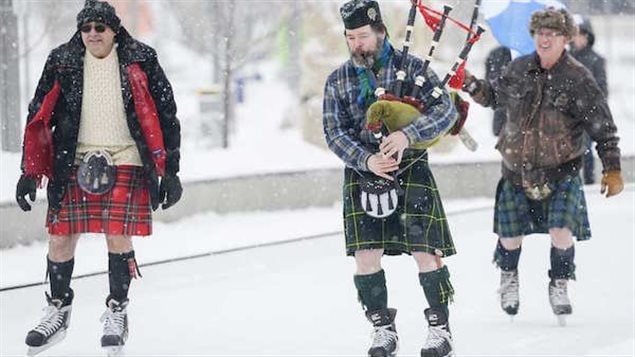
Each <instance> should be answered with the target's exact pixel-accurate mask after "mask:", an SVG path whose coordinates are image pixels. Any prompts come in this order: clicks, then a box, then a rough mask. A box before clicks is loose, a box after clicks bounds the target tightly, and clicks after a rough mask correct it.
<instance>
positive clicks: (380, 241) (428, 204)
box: [343, 150, 456, 256]
mask: <svg viewBox="0 0 635 357" xmlns="http://www.w3.org/2000/svg"><path fill="white" fill-rule="evenodd" d="M422 153H423V151H422V150H406V151H405V152H404V156H403V159H402V162H401V164H400V167H405V166H406V165H408V164H410V163H412V162H413V161H414V160H415V159H416V158H417V156H419V155H421V154H422ZM359 179H360V175H359V174H358V173H357V172H355V171H354V170H353V169H351V168H349V167H347V168H345V169H344V186H343V198H344V205H343V206H344V235H345V238H346V254H347V255H349V256H351V255H354V254H355V251H357V250H361V249H384V254H386V255H400V254H402V253H406V254H410V253H412V252H426V253H431V254H435V255H437V256H450V255H453V254H455V253H456V250H455V247H454V243H453V241H452V235H451V234H450V229H449V227H448V222H447V218H446V216H445V211H444V210H443V205H442V204H441V197H440V196H439V191H438V189H437V185H436V183H435V181H434V178H433V177H432V172H431V171H430V167H429V166H428V156H427V154H426V155H425V156H424V157H423V158H421V159H419V160H417V161H416V162H415V163H414V164H413V165H412V166H410V167H409V168H408V169H406V170H405V171H404V172H403V173H401V175H400V176H399V179H400V183H401V187H402V188H403V190H404V193H403V194H402V195H399V197H398V203H397V209H396V211H395V212H394V213H393V214H391V215H390V216H388V217H385V218H375V217H371V216H369V215H367V214H366V212H365V211H364V209H363V208H362V206H361V201H360V199H361V198H360V185H359Z"/></svg>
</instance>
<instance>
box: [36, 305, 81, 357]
mask: <svg viewBox="0 0 635 357" xmlns="http://www.w3.org/2000/svg"><path fill="white" fill-rule="evenodd" d="M46 301H47V303H48V306H46V307H45V308H44V317H43V318H42V320H41V321H40V323H39V324H38V325H37V326H36V327H35V328H34V329H33V330H31V331H29V333H28V334H27V335H26V340H25V343H26V344H27V346H29V349H28V350H27V356H35V355H37V354H38V353H41V352H43V351H46V350H47V349H49V348H51V347H52V346H54V345H55V344H57V343H59V342H60V341H62V340H63V339H64V338H65V337H66V330H67V329H68V326H69V325H70V318H71V309H72V307H71V304H70V303H68V304H66V305H64V301H62V300H60V299H52V298H51V297H50V296H49V295H48V294H46ZM69 301H72V297H70V299H69Z"/></svg>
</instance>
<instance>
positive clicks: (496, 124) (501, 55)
mask: <svg viewBox="0 0 635 357" xmlns="http://www.w3.org/2000/svg"><path fill="white" fill-rule="evenodd" d="M511 61H512V53H511V51H510V49H509V48H507V47H505V46H498V47H496V48H495V49H493V50H491V51H490V53H488V54H487V58H486V59H485V79H486V80H487V81H488V82H490V83H494V82H495V81H496V80H498V78H500V76H501V75H502V74H503V71H504V70H505V67H507V64H509V62H511ZM504 123H505V110H504V109H503V108H497V109H495V110H494V116H493V118H492V133H493V134H494V136H498V134H499V133H500V131H501V128H502V127H503V124H504Z"/></svg>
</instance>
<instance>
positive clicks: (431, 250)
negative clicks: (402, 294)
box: [323, 0, 457, 356]
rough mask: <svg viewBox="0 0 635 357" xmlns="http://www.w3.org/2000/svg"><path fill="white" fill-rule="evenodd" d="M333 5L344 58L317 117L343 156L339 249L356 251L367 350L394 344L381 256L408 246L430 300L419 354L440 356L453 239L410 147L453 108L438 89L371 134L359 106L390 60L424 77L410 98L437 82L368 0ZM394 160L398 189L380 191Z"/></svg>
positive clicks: (391, 72)
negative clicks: (421, 106) (403, 121)
mask: <svg viewBox="0 0 635 357" xmlns="http://www.w3.org/2000/svg"><path fill="white" fill-rule="evenodd" d="M340 14H341V16H342V20H343V22H344V28H345V29H344V37H345V39H346V43H347V45H348V48H349V52H350V59H349V60H348V61H346V62H345V63H344V64H343V65H341V66H340V67H339V68H338V69H336V70H335V71H334V72H333V73H332V74H331V75H330V76H329V77H328V79H327V80H326V85H325V89H324V112H323V125H324V133H325V138H326V142H327V144H328V146H329V148H330V149H331V150H332V151H333V152H334V153H335V154H336V155H337V156H338V157H339V158H340V159H342V161H344V163H345V164H346V168H345V170H344V187H343V199H344V212H343V213H344V226H345V239H346V253H347V255H349V256H353V257H354V258H355V263H356V266H357V271H356V273H355V275H354V284H355V287H356V288H357V292H358V297H359V300H360V302H361V304H362V307H363V309H364V310H365V314H366V317H367V318H368V320H369V321H370V323H371V324H372V325H373V335H372V341H371V346H370V348H369V350H368V355H369V356H389V355H392V354H394V353H395V351H396V350H397V348H398V336H397V331H396V328H395V315H396V311H397V310H396V309H393V308H389V307H388V290H387V288H386V279H385V275H384V270H383V269H382V266H381V258H382V256H383V255H400V254H409V255H412V256H413V257H414V259H415V262H416V263H417V266H418V268H419V281H420V283H421V286H422V287H423V291H424V295H425V297H426V299H427V301H428V304H429V306H430V307H429V308H428V309H426V310H425V314H424V315H425V318H426V319H427V321H428V325H429V328H428V337H427V339H426V341H425V343H424V346H423V348H422V350H421V353H422V356H447V355H450V354H451V353H452V352H453V344H452V335H451V333H450V328H449V324H448V303H449V302H450V301H451V300H452V296H453V293H454V290H453V288H452V285H451V284H450V273H449V271H448V267H447V266H445V265H444V264H443V262H442V261H441V257H447V256H450V255H453V254H455V247H454V244H453V242H452V237H451V235H450V230H449V227H448V224H447V220H446V216H445V213H444V210H443V205H442V203H441V198H440V196H439V192H438V190H437V187H436V183H435V181H434V178H433V177H432V173H431V171H430V168H429V166H428V161H427V154H426V152H425V150H424V149H411V148H412V147H413V146H416V145H417V144H419V143H422V142H430V141H433V140H434V139H436V138H437V137H439V136H441V135H444V134H445V133H446V132H447V131H448V130H449V129H450V128H451V127H452V125H453V124H454V122H455V120H456V117H457V112H456V109H455V108H454V106H453V104H452V102H451V100H450V97H449V95H448V93H447V92H445V91H443V92H442V94H441V97H440V100H438V101H436V102H435V103H434V104H433V105H431V106H429V107H427V108H425V110H424V112H423V113H418V115H416V116H415V118H414V119H415V120H414V121H412V122H411V123H409V124H407V125H405V126H403V127H401V128H400V129H398V130H394V131H393V132H392V133H390V134H389V135H387V136H386V137H384V138H383V139H382V140H381V141H379V140H378V139H377V138H375V137H374V136H373V135H372V133H371V131H370V130H369V129H368V128H367V126H366V124H367V123H366V120H367V110H368V109H369V107H370V106H371V104H373V102H375V100H376V98H375V95H374V91H375V89H376V88H378V87H383V88H391V87H392V86H393V84H394V83H395V81H396V79H397V78H396V72H397V70H398V67H399V65H398V64H399V63H404V62H405V66H404V68H405V71H406V73H407V76H406V81H405V87H406V88H408V87H412V85H413V81H414V78H415V77H416V76H418V75H425V77H426V78H427V82H426V87H424V90H423V91H421V94H420V95H419V97H418V98H417V99H419V100H421V101H423V102H426V101H427V100H429V99H430V96H431V93H430V92H431V89H432V88H433V87H434V86H437V85H439V83H440V81H439V79H438V77H437V76H436V74H435V73H434V72H432V71H431V70H429V69H428V71H427V73H423V62H422V61H421V60H420V59H418V58H415V57H413V56H411V55H409V56H407V57H404V56H403V54H402V53H401V52H400V51H398V50H396V49H395V48H393V46H392V45H391V44H390V41H389V39H388V33H387V30H386V27H385V26H384V23H383V21H382V17H381V13H380V10H379V5H378V3H377V2H376V1H372V0H352V1H348V2H346V3H345V4H344V5H343V6H342V7H341V8H340ZM406 93H409V90H408V89H407V90H406ZM377 103H379V102H377ZM393 103H395V105H394V108H392V107H391V108H384V109H391V110H392V109H394V110H395V111H400V110H401V108H399V106H400V105H406V104H404V103H400V102H393ZM387 104H388V105H387V106H390V103H387ZM406 106H407V105H406ZM384 107H386V106H384ZM411 109H413V108H411ZM413 110H414V111H415V112H416V111H417V110H416V109H413ZM409 147H410V148H409ZM400 169H404V170H405V171H404V172H403V173H402V175H400V176H399V178H397V180H398V181H399V184H400V186H401V187H402V188H403V192H402V193H401V194H399V195H398V194H396V193H394V191H393V190H389V191H387V192H386V191H384V192H381V191H382V190H381V187H380V186H382V187H384V188H388V189H390V188H392V187H394V183H393V181H392V180H393V176H392V174H393V173H394V172H396V171H397V170H400ZM380 178H381V180H383V182H381V181H380V180H379V179H380ZM362 182H366V184H363V183H362ZM368 182H371V183H375V184H370V185H368ZM362 186H364V187H362ZM366 189H368V191H366ZM380 207H381V208H380Z"/></svg>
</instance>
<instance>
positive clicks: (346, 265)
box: [0, 185, 635, 356]
mask: <svg viewBox="0 0 635 357" xmlns="http://www.w3.org/2000/svg"><path fill="white" fill-rule="evenodd" d="M587 198H588V203H589V211H590V219H591V227H592V230H593V239H591V240H590V241H588V242H583V243H580V244H578V245H577V249H576V264H577V276H578V280H577V281H576V282H573V283H572V284H571V291H570V295H571V297H572V299H573V303H574V314H573V315H572V316H571V317H570V318H569V320H568V325H567V326H566V327H564V328H562V327H559V326H557V324H556V321H555V318H554V317H553V316H552V313H551V311H550V307H549V304H548V300H547V269H548V261H549V258H548V256H549V254H548V250H549V239H548V238H547V237H546V236H545V235H535V236H530V237H528V238H527V239H526V241H525V244H524V245H523V255H522V258H521V263H520V267H519V269H520V279H521V283H520V284H521V285H520V286H521V290H520V295H521V309H520V313H519V315H518V316H517V317H516V318H515V320H514V321H513V322H510V320H509V318H508V317H507V316H506V315H504V314H503V312H502V311H500V308H499V306H498V301H497V295H496V289H497V287H498V286H497V285H498V278H499V276H498V272H497V271H496V270H495V268H494V267H493V265H492V264H491V253H492V249H493V247H494V243H495V238H494V235H493V233H492V232H491V217H492V209H491V201H488V200H466V201H452V202H448V204H447V208H448V211H449V212H450V214H449V220H450V225H451V228H452V232H453V235H454V239H455V243H456V245H457V248H458V250H459V254H458V255H456V256H454V257H451V258H448V259H446V263H447V264H448V266H449V267H450V270H451V274H452V281H453V284H454V286H455V289H456V291H457V294H456V297H455V304H454V305H452V308H451V323H452V329H453V333H454V336H455V339H456V349H457V353H458V355H459V356H633V354H634V353H635V347H634V343H635V339H634V338H633V336H634V332H635V329H634V321H635V318H634V306H633V304H634V298H635V296H634V278H635V277H634V261H633V253H634V247H635V243H634V241H633V237H634V236H635V223H634V221H633V217H634V216H635V207H634V206H633V202H634V200H635V186H633V185H629V186H627V188H626V190H625V192H623V193H622V194H621V195H619V196H617V197H615V198H611V199H606V198H604V197H601V196H600V195H599V194H598V193H597V192H596V189H595V188H593V189H592V190H591V189H587ZM339 216H340V207H333V208H330V209H309V210H301V211H293V212H268V213H257V214H251V213H250V214H248V213H236V214H231V215H227V216H224V217H220V216H217V215H214V214H207V215H200V216H197V217H192V218H191V219H187V220H183V221H181V222H177V223H173V224H170V225H163V224H158V225H157V227H156V233H155V235H154V236H153V237H152V238H149V239H148V238H146V239H140V238H138V239H135V245H136V251H137V256H138V257H139V261H140V263H151V262H154V261H157V260H161V259H166V258H178V257H182V256H184V255H190V254H201V253H207V252H210V251H211V252H214V251H216V252H217V251H220V250H227V249H231V248H237V247H242V246H245V245H252V244H262V243H267V242H273V241H277V240H283V239H289V238H298V237H301V236H305V235H315V234H319V233H331V232H334V234H330V235H326V236H324V237H322V238H317V239H311V240H306V241H299V242H293V243H289V244H282V245H276V246H268V247H261V248H254V249H247V250H241V251H235V252H231V253H225V254H212V255H208V256H205V257H202V258H198V259H191V260H183V261H177V262H173V263H168V264H160V265H152V266H147V267H145V268H142V274H143V275H144V277H143V278H142V279H140V280H137V281H135V282H134V284H133V286H132V288H131V289H132V290H131V298H132V300H131V305H130V308H129V315H130V328H131V334H130V339H129V341H128V344H127V347H126V355H127V356H362V355H364V354H365V351H366V348H367V346H366V345H367V343H368V332H369V331H370V330H369V325H368V323H367V322H366V321H365V320H364V318H363V315H362V311H361V308H360V306H359V305H358V304H357V302H356V296H355V290H354V287H353V283H352V274H353V271H354V263H353V260H352V259H351V258H347V257H345V256H344V249H343V248H344V244H343V237H342V235H341V233H338V231H340V230H341V222H340V219H339ZM45 252H46V245H45V244H43V243H36V244H34V245H32V246H29V247H20V248H16V249H10V250H4V251H0V268H1V269H0V277H1V279H0V280H1V284H2V287H3V288H6V287H8V286H11V285H14V284H20V283H32V282H37V281H41V280H42V276H43V272H44V267H45V260H44V255H45ZM105 255H106V254H105V244H104V242H103V240H102V239H96V238H93V237H88V238H84V239H82V241H81V242H80V245H79V251H78V254H77V262H76V274H86V273H91V272H95V271H100V270H103V269H104V268H105V266H106V259H105ZM384 268H385V269H386V273H387V278H388V288H389V292H390V295H389V304H390V305H391V306H394V307H396V308H398V309H399V313H398V315H397V327H398V330H399V333H400V339H401V352H400V354H399V355H400V356H417V355H418V350H419V348H420V347H421V344H422V342H423V339H424V336H425V334H424V331H425V323H424V321H423V317H422V315H423V312H422V311H423V309H424V308H425V306H426V303H425V298H424V296H423V292H422V290H421V287H420V286H419V284H418V278H417V271H416V268H415V264H414V262H413V261H412V259H410V258H407V257H401V258H397V257H387V258H386V259H385V260H384ZM107 282H108V278H107V277H106V276H105V275H98V276H94V277H89V278H84V279H79V280H75V281H74V282H73V288H74V290H75V293H76V298H75V302H74V305H73V317H72V323H71V327H70V330H69V334H68V337H67V339H66V340H65V341H64V342H62V343H61V344H59V345H57V346H55V347H53V348H52V349H50V350H49V351H47V353H44V354H43V356H95V355H100V354H101V352H102V351H101V350H100V347H99V338H100V334H101V327H100V324H99V316H100V314H101V313H102V310H103V309H104V305H103V303H104V302H103V299H104V297H105V296H106V294H107ZM44 290H45V287H43V286H37V287H31V288H23V289H15V290H9V291H3V292H0V316H1V317H2V318H1V320H0V355H2V356H17V355H24V353H25V345H24V336H25V333H26V331H28V330H29V329H30V328H32V327H33V326H32V325H33V324H34V323H36V322H37V320H38V318H39V316H40V315H39V310H40V308H41V307H42V306H43V304H44V294H43V291H44Z"/></svg>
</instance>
